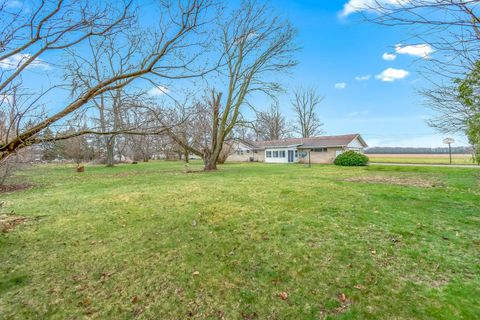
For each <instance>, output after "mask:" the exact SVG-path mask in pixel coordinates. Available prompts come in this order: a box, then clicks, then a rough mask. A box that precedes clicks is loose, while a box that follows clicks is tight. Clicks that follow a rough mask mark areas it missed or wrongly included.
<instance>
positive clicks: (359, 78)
mask: <svg viewBox="0 0 480 320" xmlns="http://www.w3.org/2000/svg"><path fill="white" fill-rule="evenodd" d="M371 77H372V76H371V75H369V74H367V75H364V76H358V77H355V80H357V81H367V80H370V78H371Z"/></svg>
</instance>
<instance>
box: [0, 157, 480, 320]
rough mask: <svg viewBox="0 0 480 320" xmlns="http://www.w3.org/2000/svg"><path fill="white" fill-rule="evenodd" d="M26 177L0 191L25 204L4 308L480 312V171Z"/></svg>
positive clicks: (3, 283) (59, 171)
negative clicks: (21, 184) (22, 183)
mask: <svg viewBox="0 0 480 320" xmlns="http://www.w3.org/2000/svg"><path fill="white" fill-rule="evenodd" d="M192 167H196V165H193V166H192ZM198 167H199V168H200V166H199V165H198ZM19 178H24V179H29V180H30V181H31V182H32V183H34V184H35V185H36V187H35V188H33V189H29V190H25V191H19V192H15V193H11V194H0V199H1V201H5V206H6V207H5V206H4V208H2V209H0V210H2V211H4V212H6V211H8V212H10V211H12V210H13V211H14V212H15V214H17V215H21V216H26V217H29V218H30V219H29V220H28V222H27V223H25V224H22V225H19V226H17V227H16V228H15V229H14V230H12V231H10V232H8V233H4V234H0V319H47V318H53V319H89V318H91V319H133V318H135V319H136V318H138V319H325V318H327V319H367V318H368V319H478V318H479V317H480V305H479V296H480V188H479V187H480V170H476V169H468V168H427V167H394V166H393V167H383V166H370V167H367V168H338V167H334V166H320V165H317V166H313V167H312V168H310V169H309V168H306V167H305V166H303V165H268V164H228V165H224V166H221V167H220V170H219V171H218V172H213V173H185V172H184V170H183V164H182V163H177V162H152V163H148V164H144V163H140V164H138V165H120V166H117V167H115V168H104V167H102V166H94V167H87V170H86V172H85V173H83V174H78V173H75V172H74V171H73V169H72V168H67V167H63V166H41V167H36V168H32V169H29V170H28V171H24V172H21V173H20V176H19Z"/></svg>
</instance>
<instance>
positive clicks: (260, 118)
mask: <svg viewBox="0 0 480 320" xmlns="http://www.w3.org/2000/svg"><path fill="white" fill-rule="evenodd" d="M254 130H255V133H256V135H257V137H258V138H259V139H260V140H278V139H283V138H285V137H287V136H288V134H289V133H290V129H289V128H288V124H287V121H286V119H285V117H284V116H283V115H282V113H281V112H280V106H279V104H278V101H275V102H274V103H273V104H272V105H271V106H270V109H268V110H267V111H260V112H258V113H257V118H256V120H255V122H254Z"/></svg>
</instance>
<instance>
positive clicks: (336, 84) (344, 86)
mask: <svg viewBox="0 0 480 320" xmlns="http://www.w3.org/2000/svg"><path fill="white" fill-rule="evenodd" d="M346 87H347V84H346V83H345V82H340V83H335V89H338V90H343V89H345V88H346Z"/></svg>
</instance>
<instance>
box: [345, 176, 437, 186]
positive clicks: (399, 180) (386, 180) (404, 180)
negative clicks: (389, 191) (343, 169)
mask: <svg viewBox="0 0 480 320" xmlns="http://www.w3.org/2000/svg"><path fill="white" fill-rule="evenodd" d="M342 181H347V182H359V183H382V184H391V185H397V186H408V187H422V188H434V187H441V186H443V184H442V183H441V182H439V181H436V180H433V179H423V178H417V177H415V178H414V177H394V176H388V177H387V176H364V177H355V178H347V179H342Z"/></svg>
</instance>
